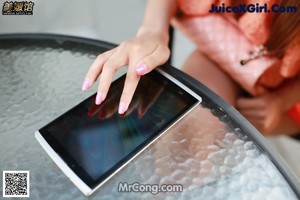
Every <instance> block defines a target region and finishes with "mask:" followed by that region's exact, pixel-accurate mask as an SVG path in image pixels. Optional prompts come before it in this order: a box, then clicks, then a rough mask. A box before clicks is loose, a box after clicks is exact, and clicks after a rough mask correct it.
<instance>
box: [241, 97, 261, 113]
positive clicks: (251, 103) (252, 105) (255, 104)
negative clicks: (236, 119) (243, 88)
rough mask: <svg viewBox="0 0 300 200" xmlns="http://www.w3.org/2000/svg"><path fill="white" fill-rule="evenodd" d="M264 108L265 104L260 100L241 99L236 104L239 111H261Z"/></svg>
mask: <svg viewBox="0 0 300 200" xmlns="http://www.w3.org/2000/svg"><path fill="white" fill-rule="evenodd" d="M262 107H264V104H263V102H262V101H260V100H259V98H239V99H238V100H237V102H236V108H237V109H238V110H246V109H260V108H262Z"/></svg>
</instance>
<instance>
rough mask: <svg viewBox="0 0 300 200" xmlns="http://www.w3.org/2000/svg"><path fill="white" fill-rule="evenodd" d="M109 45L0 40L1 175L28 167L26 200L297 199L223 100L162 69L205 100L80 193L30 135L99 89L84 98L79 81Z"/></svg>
mask: <svg viewBox="0 0 300 200" xmlns="http://www.w3.org/2000/svg"><path fill="white" fill-rule="evenodd" d="M112 47H114V45H112V44H109V43H106V42H102V41H96V40H90V39H84V38H77V37H68V36H60V35H40V34H16V35H14V34H12V35H0V91H1V96H0V105H1V106H0V109H1V110H0V138H1V139H0V171H4V170H29V171H30V199H49V200H53V199H56V200H59V199H79V200H80V199H230V200H234V199H237V200H240V199H272V200H275V199H298V198H300V189H299V183H298V180H297V179H296V178H295V176H294V175H293V174H292V173H291V171H290V170H289V169H288V168H287V167H286V165H285V163H283V162H282V160H281V159H280V158H279V157H278V155H277V154H275V153H274V152H273V151H272V149H271V148H270V147H269V145H268V144H267V143H266V141H265V139H264V138H263V137H262V136H261V135H260V134H259V133H258V132H257V131H256V130H255V129H254V128H253V127H252V126H251V125H250V124H249V123H248V122H247V121H246V120H245V119H244V118H243V117H242V116H241V115H240V114H239V113H238V112H237V111H236V110H235V109H234V108H233V107H231V106H229V105H228V104H226V103H225V102H224V101H223V100H222V99H221V98H220V97H218V96H217V95H215V94H214V93H213V92H211V91H210V90H209V89H208V88H206V87H205V86H204V85H202V84H201V83H199V82H197V81H195V80H193V79H192V78H190V77H189V76H187V75H186V74H184V73H182V72H180V71H179V70H177V69H175V68H173V67H171V66H167V65H165V66H162V67H161V69H162V70H164V71H165V72H167V73H169V74H171V75H172V76H174V77H175V78H177V79H179V80H180V81H181V82H182V83H184V84H186V85H187V86H188V87H189V88H191V89H192V90H193V91H194V92H196V93H197V94H199V95H200V96H201V97H202V98H203V102H202V103H201V104H200V105H199V106H197V107H196V108H195V109H194V110H192V112H190V113H189V114H188V115H186V116H185V117H184V118H183V119H182V120H181V121H179V123H177V124H176V125H175V126H173V127H172V128H171V129H169V130H168V132H167V133H166V134H164V135H163V136H162V137H160V138H159V139H158V140H156V141H155V142H154V143H153V144H152V145H151V146H150V147H149V148H147V149H146V150H145V151H144V152H142V153H141V154H140V155H139V156H138V157H137V158H135V159H134V160H133V161H132V162H130V163H129V164H128V165H127V166H126V167H125V168H123V169H122V170H121V171H120V172H119V173H117V174H116V175H115V176H114V177H113V178H112V179H110V180H109V181H108V182H107V183H106V184H104V185H103V186H102V187H101V188H99V189H98V190H97V191H96V192H95V193H94V194H93V195H91V196H89V197H86V196H84V195H83V194H82V193H81V192H80V191H79V190H78V189H77V188H76V187H75V186H74V185H73V183H72V182H71V181H70V180H69V179H68V178H67V177H66V176H65V174H64V173H63V172H62V171H61V170H60V169H59V168H58V167H57V166H56V165H55V163H54V162H53V161H52V160H51V158H50V157H49V156H48V155H47V153H46V152H45V151H44V150H43V148H42V147H41V146H40V145H39V143H38V142H37V140H36V139H35V137H34V132H35V131H36V130H37V129H39V128H40V127H42V126H44V125H45V124H47V123H48V122H50V121H52V120H53V119H54V118H56V117H57V116H59V115H60V114H62V113H64V112H65V111H67V110H68V109H70V108H71V107H73V106H74V105H76V104H78V103H79V102H80V101H82V100H84V99H85V98H87V97H88V96H90V95H91V94H93V93H94V92H95V91H96V87H97V86H93V87H92V89H90V90H89V91H87V92H82V91H81V83H82V81H83V78H84V75H85V73H86V71H87V70H88V68H89V66H90V65H91V63H92V62H93V60H94V59H95V57H96V56H97V55H98V54H99V53H101V52H103V51H106V50H107V49H110V48H112ZM122 73H124V71H123V72H120V73H118V75H117V76H120V75H121V74H122ZM2 178H3V177H2ZM124 182H127V183H140V184H158V185H163V184H180V185H182V186H183V191H182V192H158V193H157V194H152V193H153V192H152V193H151V192H119V191H118V186H119V184H120V183H124ZM1 184H2V180H1ZM0 193H1V194H0V195H2V193H3V188H2V186H1V187H0ZM1 197H2V196H1Z"/></svg>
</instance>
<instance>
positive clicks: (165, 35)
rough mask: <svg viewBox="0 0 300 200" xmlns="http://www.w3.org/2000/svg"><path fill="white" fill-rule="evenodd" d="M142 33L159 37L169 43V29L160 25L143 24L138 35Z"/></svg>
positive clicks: (164, 42) (163, 41)
mask: <svg viewBox="0 0 300 200" xmlns="http://www.w3.org/2000/svg"><path fill="white" fill-rule="evenodd" d="M141 35H151V36H154V37H157V38H159V39H160V40H161V42H162V43H163V44H166V45H168V42H169V30H168V29H167V28H166V29H160V28H158V27H149V26H144V25H143V26H141V27H140V28H139V29H138V31H137V34H136V36H141Z"/></svg>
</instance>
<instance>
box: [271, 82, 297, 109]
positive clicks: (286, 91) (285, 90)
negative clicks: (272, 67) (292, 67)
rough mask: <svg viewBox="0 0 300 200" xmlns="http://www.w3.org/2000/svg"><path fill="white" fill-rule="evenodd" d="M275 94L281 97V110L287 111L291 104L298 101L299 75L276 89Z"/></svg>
mask: <svg viewBox="0 0 300 200" xmlns="http://www.w3.org/2000/svg"><path fill="white" fill-rule="evenodd" d="M276 95H278V96H279V97H281V99H282V102H283V108H282V109H283V110H284V111H287V110H288V109H290V108H291V107H292V106H293V105H295V104H296V103H298V102H300V77H298V78H297V79H294V80H291V81H288V82H287V83H285V84H284V85H283V86H282V87H280V88H279V89H277V90H276Z"/></svg>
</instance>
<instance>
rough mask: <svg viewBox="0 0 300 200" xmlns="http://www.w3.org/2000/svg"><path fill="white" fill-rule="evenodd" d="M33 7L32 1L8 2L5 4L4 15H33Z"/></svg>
mask: <svg viewBox="0 0 300 200" xmlns="http://www.w3.org/2000/svg"><path fill="white" fill-rule="evenodd" d="M33 6H34V3H33V2H32V1H29V2H28V1H14V2H12V1H10V2H8V1H6V2H4V3H3V8H2V15H32V14H33Z"/></svg>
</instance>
